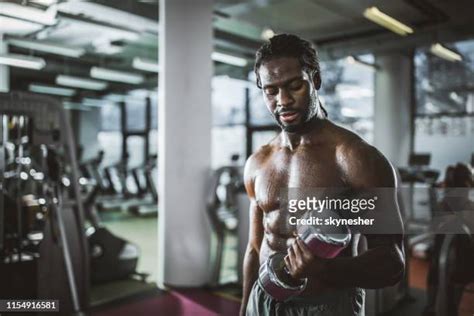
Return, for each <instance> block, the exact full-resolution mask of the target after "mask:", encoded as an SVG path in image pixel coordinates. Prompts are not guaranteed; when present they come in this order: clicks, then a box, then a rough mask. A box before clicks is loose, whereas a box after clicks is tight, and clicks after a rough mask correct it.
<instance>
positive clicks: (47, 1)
mask: <svg viewBox="0 0 474 316" xmlns="http://www.w3.org/2000/svg"><path fill="white" fill-rule="evenodd" d="M30 2H33V3H37V4H41V5H44V6H47V7H49V6H50V5H53V4H56V3H58V0H30Z"/></svg>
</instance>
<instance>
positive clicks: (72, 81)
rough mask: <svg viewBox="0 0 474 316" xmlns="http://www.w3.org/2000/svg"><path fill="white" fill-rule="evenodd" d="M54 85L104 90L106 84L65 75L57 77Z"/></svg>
mask: <svg viewBox="0 0 474 316" xmlns="http://www.w3.org/2000/svg"><path fill="white" fill-rule="evenodd" d="M56 84H59V85H61V86H67V87H73V88H81V89H88V90H104V89H105V88H107V83H106V82H103V81H98V80H91V79H84V78H79V77H73V76H66V75H59V76H57V77H56Z"/></svg>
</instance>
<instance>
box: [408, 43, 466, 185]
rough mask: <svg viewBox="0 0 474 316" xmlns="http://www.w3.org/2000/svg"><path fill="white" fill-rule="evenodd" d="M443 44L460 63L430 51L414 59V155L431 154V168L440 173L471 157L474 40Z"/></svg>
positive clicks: (424, 50)
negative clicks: (454, 54)
mask: <svg viewBox="0 0 474 316" xmlns="http://www.w3.org/2000/svg"><path fill="white" fill-rule="evenodd" d="M442 44H443V46H444V47H446V48H448V49H450V50H452V51H454V52H456V53H459V54H460V55H461V56H462V61H457V62H452V61H448V60H445V59H442V58H440V57H438V56H436V55H434V54H432V53H431V52H430V47H420V48H419V49H417V50H416V52H415V57H414V64H415V98H416V106H415V131H414V133H415V135H414V151H415V152H429V153H431V157H432V158H431V165H430V166H431V167H432V168H435V169H438V170H439V171H441V173H443V172H444V171H445V170H446V167H447V166H448V165H452V164H455V163H457V162H464V163H466V164H468V163H469V162H470V160H471V155H472V154H473V153H474V142H473V141H472V140H473V136H474V92H473V91H472V86H473V85H474V63H473V62H472V60H474V40H468V41H462V42H454V43H442ZM440 144H442V146H440ZM441 177H443V175H441Z"/></svg>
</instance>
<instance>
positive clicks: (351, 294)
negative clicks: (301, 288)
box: [246, 281, 365, 316]
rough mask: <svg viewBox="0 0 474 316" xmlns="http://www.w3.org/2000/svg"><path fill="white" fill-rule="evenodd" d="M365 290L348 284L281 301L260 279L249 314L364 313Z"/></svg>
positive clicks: (339, 315) (329, 315) (344, 315)
mask: <svg viewBox="0 0 474 316" xmlns="http://www.w3.org/2000/svg"><path fill="white" fill-rule="evenodd" d="M364 301H365V291H364V290H363V289H360V288H346V289H341V290H335V291H331V292H327V293H323V294H321V295H319V296H318V297H315V298H307V297H305V298H302V297H294V298H291V299H289V300H287V301H285V302H277V301H275V300H274V299H273V298H272V297H271V296H270V295H268V294H267V293H266V292H265V290H264V289H263V288H262V286H261V285H260V282H259V281H257V282H255V284H254V285H253V288H252V292H251V293H250V297H249V301H248V304H247V312H246V315H247V316H264V315H265V316H266V315H268V316H270V315H271V316H273V315H284V316H302V315H311V316H313V315H314V316H364V315H365V308H364Z"/></svg>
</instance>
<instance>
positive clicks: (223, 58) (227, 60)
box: [212, 52, 247, 67]
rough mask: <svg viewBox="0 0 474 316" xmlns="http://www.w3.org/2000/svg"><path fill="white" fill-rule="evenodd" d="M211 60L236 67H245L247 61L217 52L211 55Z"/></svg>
mask: <svg viewBox="0 0 474 316" xmlns="http://www.w3.org/2000/svg"><path fill="white" fill-rule="evenodd" d="M212 60H214V61H219V62H221V63H224V64H229V65H233V66H238V67H245V66H247V59H245V58H241V57H236V56H232V55H227V54H223V53H219V52H213V53H212Z"/></svg>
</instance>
